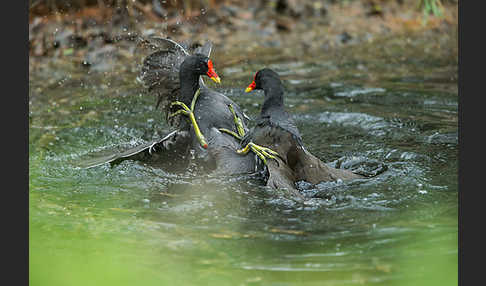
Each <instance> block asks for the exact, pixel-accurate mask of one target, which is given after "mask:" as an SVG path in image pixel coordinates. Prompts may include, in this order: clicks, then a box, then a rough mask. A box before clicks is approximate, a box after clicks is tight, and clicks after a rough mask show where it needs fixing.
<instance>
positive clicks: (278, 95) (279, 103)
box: [261, 82, 284, 115]
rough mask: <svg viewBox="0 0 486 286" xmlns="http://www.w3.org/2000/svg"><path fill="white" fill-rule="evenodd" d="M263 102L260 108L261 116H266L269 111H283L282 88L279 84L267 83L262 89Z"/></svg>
mask: <svg viewBox="0 0 486 286" xmlns="http://www.w3.org/2000/svg"><path fill="white" fill-rule="evenodd" d="M263 91H264V92H265V100H264V101H263V106H262V112H261V114H262V115H267V114H268V112H269V111H270V110H275V109H283V108H284V102H283V95H284V88H283V86H282V84H281V83H280V82H269V83H268V84H267V85H265V87H264V88H263Z"/></svg>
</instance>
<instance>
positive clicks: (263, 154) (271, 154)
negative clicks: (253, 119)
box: [236, 142, 279, 165]
mask: <svg viewBox="0 0 486 286" xmlns="http://www.w3.org/2000/svg"><path fill="white" fill-rule="evenodd" d="M250 150H251V151H253V153H255V154H256V155H257V156H258V157H259V158H260V159H261V160H262V161H263V163H264V164H265V165H266V164H267V159H266V158H269V159H275V160H276V159H277V158H276V157H275V156H279V154H278V153H277V152H275V151H273V150H272V149H270V148H267V147H263V146H260V145H257V144H255V143H253V142H250V143H248V144H247V145H246V146H245V148H243V149H240V150H236V153H238V154H242V155H245V154H247V153H248V152H249V151H250Z"/></svg>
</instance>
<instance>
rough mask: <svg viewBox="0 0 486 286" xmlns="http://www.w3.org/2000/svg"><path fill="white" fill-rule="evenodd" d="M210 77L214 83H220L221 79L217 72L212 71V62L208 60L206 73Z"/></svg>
mask: <svg viewBox="0 0 486 286" xmlns="http://www.w3.org/2000/svg"><path fill="white" fill-rule="evenodd" d="M206 74H207V75H208V76H209V78H210V79H212V80H214V82H216V83H221V79H220V78H219V76H218V74H217V73H216V72H215V71H214V68H213V62H212V61H211V60H208V72H207V73H206Z"/></svg>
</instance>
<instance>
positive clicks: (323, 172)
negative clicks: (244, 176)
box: [242, 68, 361, 189]
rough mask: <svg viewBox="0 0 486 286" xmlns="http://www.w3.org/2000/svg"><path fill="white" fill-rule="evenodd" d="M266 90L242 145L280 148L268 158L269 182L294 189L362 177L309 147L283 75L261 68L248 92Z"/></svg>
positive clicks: (275, 149)
mask: <svg viewBox="0 0 486 286" xmlns="http://www.w3.org/2000/svg"><path fill="white" fill-rule="evenodd" d="M253 89H261V90H263V91H264V94H265V99H264V102H263V105H262V108H261V112H260V115H259V117H258V119H257V120H256V122H257V123H256V125H255V127H254V128H252V130H251V131H250V132H249V133H247V134H246V136H245V137H244V138H243V140H242V146H246V144H248V143H249V142H253V143H255V144H257V145H259V146H263V147H267V148H270V149H272V150H274V151H276V152H277V153H278V154H279V156H278V158H277V159H276V160H267V162H268V163H267V167H268V179H267V185H269V186H272V187H275V188H288V189H294V188H295V183H296V182H298V181H301V180H303V181H307V182H310V183H312V184H317V183H320V182H324V181H334V180H338V179H342V180H347V179H353V178H360V177H361V176H359V175H356V174H354V173H352V172H350V171H347V170H343V169H335V168H332V167H330V166H328V165H326V164H325V163H323V162H322V161H321V160H319V159H318V158H317V157H315V156H314V155H312V154H311V153H310V152H309V151H308V150H306V149H305V147H304V143H303V140H302V137H301V135H300V132H299V129H298V128H297V126H296V124H295V122H294V120H293V119H292V117H291V115H290V114H289V113H288V112H287V111H285V106H284V93H285V91H284V87H283V85H282V82H281V80H280V77H279V75H278V74H277V73H276V72H275V71H273V70H271V69H269V68H264V69H261V70H259V71H258V72H257V73H256V74H255V77H254V80H253V82H252V83H251V84H250V86H249V87H248V88H247V92H248V91H251V90H253Z"/></svg>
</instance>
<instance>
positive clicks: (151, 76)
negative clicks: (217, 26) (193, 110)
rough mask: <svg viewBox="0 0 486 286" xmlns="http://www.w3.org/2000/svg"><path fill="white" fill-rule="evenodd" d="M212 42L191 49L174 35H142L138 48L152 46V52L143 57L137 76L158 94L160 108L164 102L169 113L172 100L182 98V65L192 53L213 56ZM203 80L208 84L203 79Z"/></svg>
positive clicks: (157, 105) (151, 90)
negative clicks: (147, 36) (164, 36)
mask: <svg viewBox="0 0 486 286" xmlns="http://www.w3.org/2000/svg"><path fill="white" fill-rule="evenodd" d="M211 49H212V44H211V43H210V42H206V43H205V44H204V45H202V46H198V47H195V48H194V49H188V48H186V47H185V45H183V44H179V43H177V42H175V41H173V40H171V39H167V38H161V37H150V38H146V39H145V38H140V41H139V44H138V51H141V50H145V51H146V50H148V51H149V52H150V54H149V55H148V56H146V57H145V58H144V59H143V62H142V67H141V70H140V74H139V75H138V77H137V80H138V81H139V82H141V83H142V84H143V86H144V87H145V88H147V90H148V92H149V93H150V94H154V95H155V96H156V98H157V102H156V108H158V107H159V106H162V107H163V109H164V111H165V113H166V115H168V114H169V105H170V103H171V102H173V101H175V100H178V99H179V98H180V81H179V69H180V66H181V64H182V62H183V61H184V59H185V58H186V57H187V56H189V55H191V53H201V54H204V55H206V56H208V57H209V55H210V53H211ZM200 84H201V85H204V82H203V81H202V79H200Z"/></svg>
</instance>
